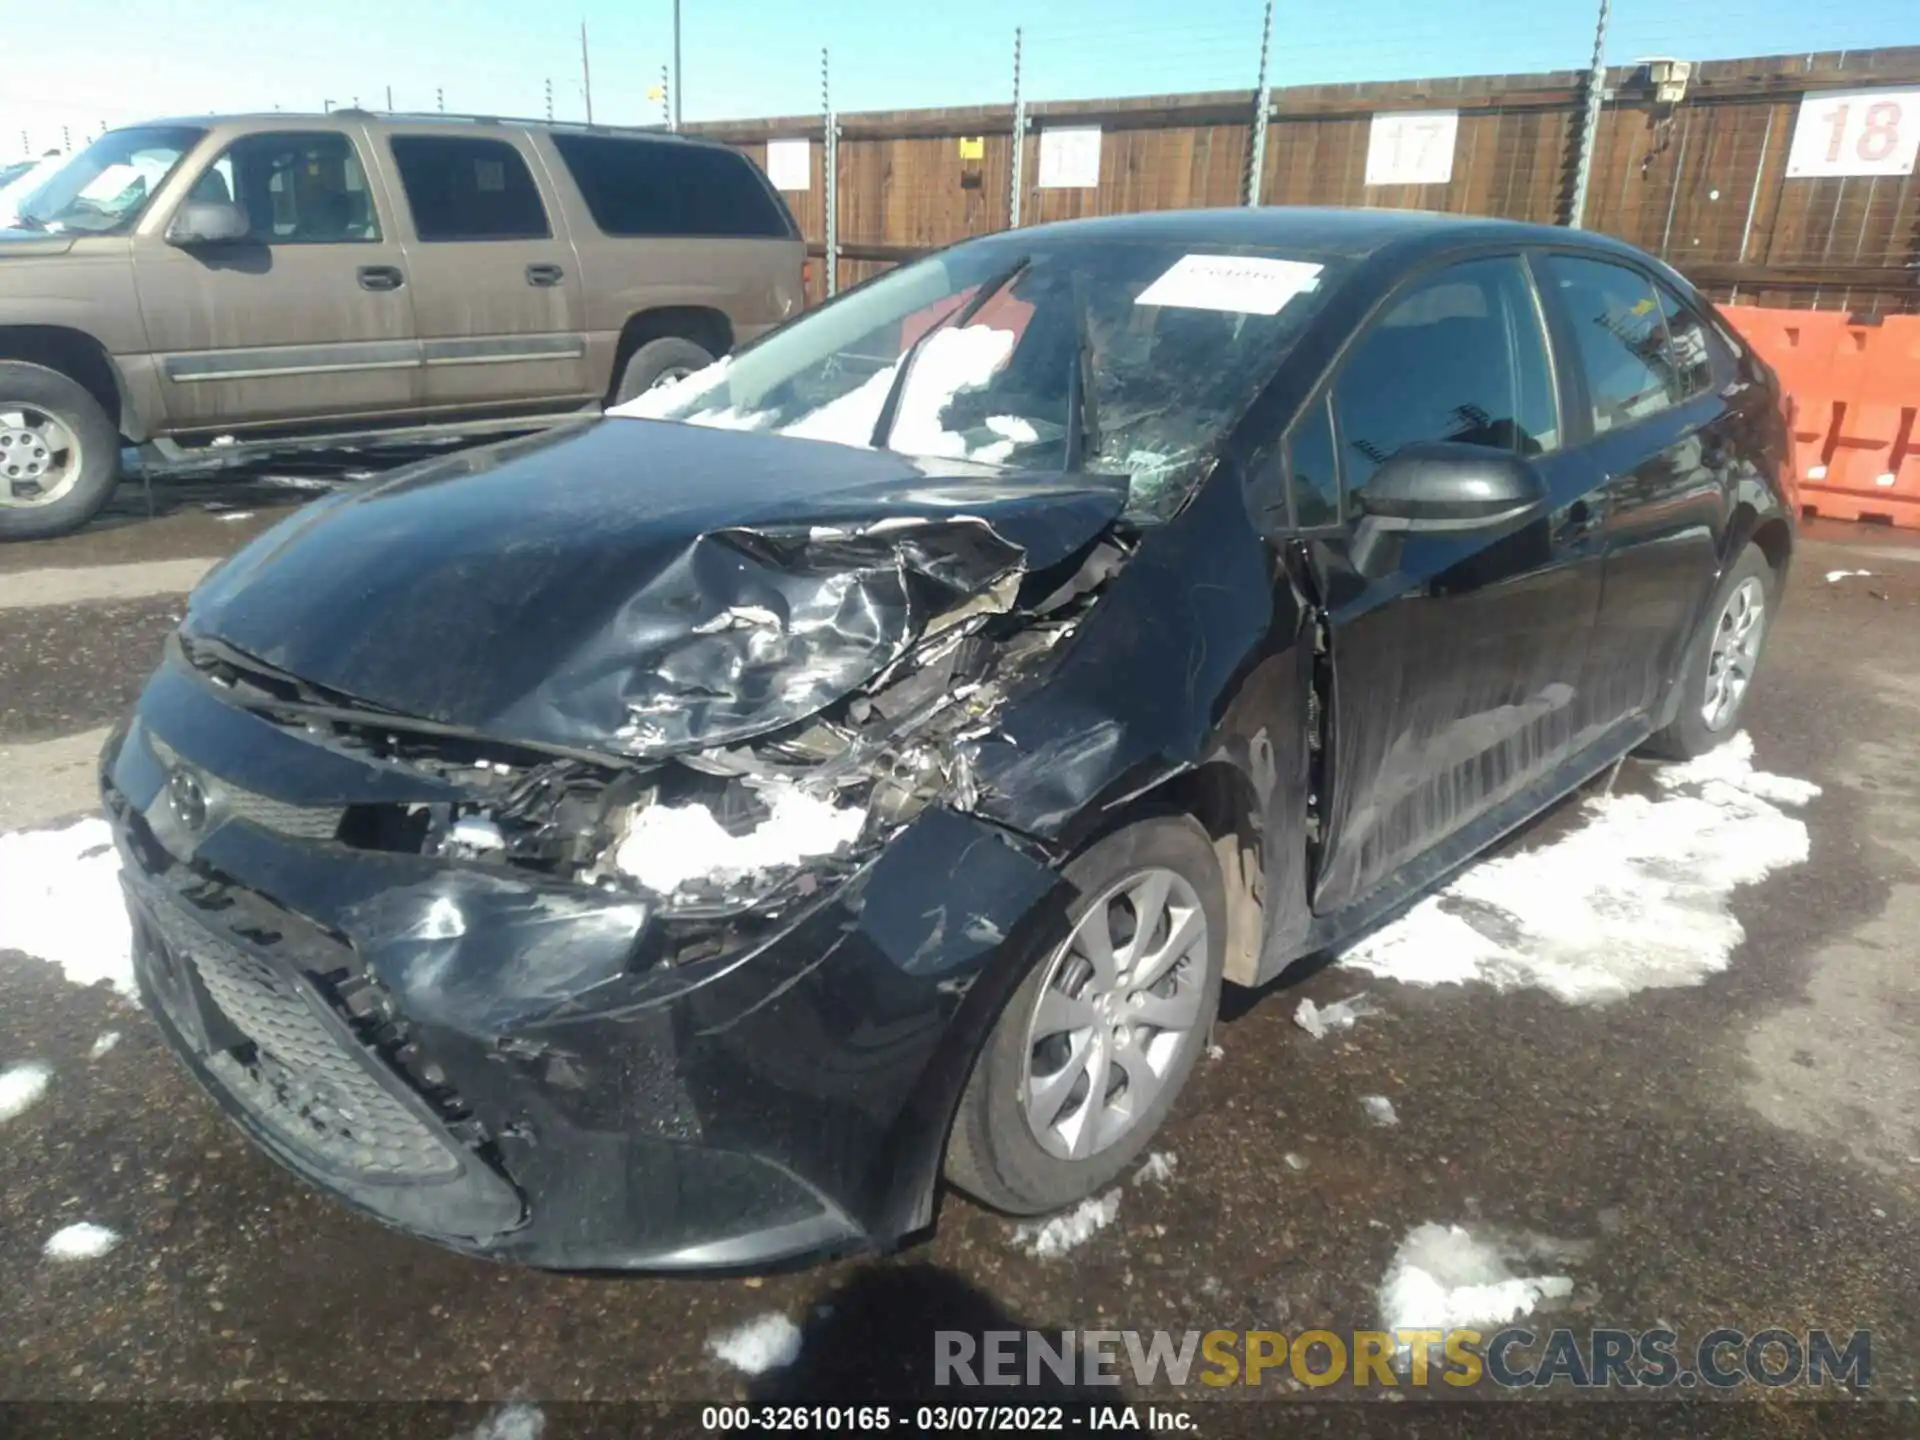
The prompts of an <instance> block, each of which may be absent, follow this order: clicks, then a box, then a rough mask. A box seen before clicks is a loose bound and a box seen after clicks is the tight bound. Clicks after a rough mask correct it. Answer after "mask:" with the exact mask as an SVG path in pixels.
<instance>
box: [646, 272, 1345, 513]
mask: <svg viewBox="0 0 1920 1440" xmlns="http://www.w3.org/2000/svg"><path fill="white" fill-rule="evenodd" d="M1024 239H1025V237H1021V236H1017V235H1008V236H1004V237H999V238H997V239H995V240H993V241H992V242H989V243H985V244H977V245H963V246H960V247H958V248H956V249H954V250H951V251H948V252H945V253H943V254H941V255H936V256H932V257H929V258H928V259H926V260H922V261H920V262H918V263H916V264H913V265H908V266H904V267H902V268H901V269H899V270H895V271H893V272H891V273H890V274H888V275H886V276H884V277H882V278H881V279H879V280H876V281H874V282H873V283H871V284H869V285H866V286H863V287H862V288H860V289H859V290H857V291H853V292H850V293H849V294H848V295H847V296H845V297H844V298H843V299H841V300H838V301H836V302H834V303H833V304H831V305H828V306H825V307H823V308H822V309H820V310H819V311H817V312H815V313H814V314H811V315H809V316H806V317H805V318H803V319H801V320H798V321H795V322H794V323H793V324H791V325H789V326H787V327H786V328H784V329H782V330H780V331H778V332H777V333H775V334H773V335H771V336H769V337H768V338H767V339H766V340H764V341H763V342H761V343H760V344H758V345H756V346H754V347H752V348H751V349H750V350H748V351H746V352H745V353H743V354H742V355H740V356H739V357H737V358H735V359H732V360H727V361H722V362H720V363H719V364H717V365H714V366H711V367H709V368H708V369H706V370H703V371H701V372H699V373H698V374H696V375H692V376H689V377H687V378H686V379H684V380H681V381H679V382H677V383H674V384H671V385H665V386H662V387H660V388H658V389H655V390H651V391H648V392H647V393H646V394H644V395H642V396H640V397H639V398H638V399H636V400H633V401H630V402H629V403H627V404H626V405H623V406H620V407H619V408H617V409H616V410H614V411H612V412H611V413H613V414H616V415H629V416H637V417H642V418H651V419H666V420H680V421H684V422H686V423H688V424H693V425H708V426H715V427H721V428H727V429H737V430H761V431H771V432H776V433H779V434H785V435H794V436H799V437H802V438H806V439H813V440H831V441H836V442H838V443H840V444H843V445H859V446H870V447H876V448H882V449H890V450H896V451H899V452H901V453H903V454H908V455H914V456H927V457H947V458H953V459H965V460H971V461H979V462H984V463H987V464H994V465H1001V466H1006V467H1009V468H1017V469H1023V470H1048V471H1060V470H1077V471H1086V472H1096V473H1105V474H1115V475H1125V476H1127V477H1128V478H1129V480H1130V490H1129V498H1128V504H1127V513H1128V516H1129V518H1131V519H1133V520H1135V521H1138V522H1149V521H1153V520H1158V519H1164V518H1165V517H1166V516H1167V515H1169V514H1171V513H1172V512H1173V511H1174V510H1175V509H1176V508H1178V506H1179V504H1180V502H1181V500H1182V499H1183V498H1184V496H1185V494H1186V492H1187V490H1188V488H1189V487H1190V485H1191V484H1192V482H1193V481H1194V480H1195V479H1197V478H1198V476H1199V474H1200V472H1201V470H1202V468H1203V463H1204V461H1205V460H1206V458H1207V457H1208V455H1209V454H1210V453H1211V451H1212V448H1213V446H1214V445H1215V443H1216V442H1217V441H1218V440H1219V439H1220V438H1221V436H1222V435H1223V434H1224V433H1225V432H1226V430H1227V429H1228V428H1229V427H1230V426H1231V425H1232V424H1233V422H1234V421H1235V420H1237V419H1238V418H1239V416H1240V414H1241V413H1242V412H1243V411H1244V410H1245V408H1246V406H1247V405H1248V404H1249V403H1250V402H1251V401H1252V399H1253V397H1254V395H1255V393H1256V392H1257V391H1258V389H1259V387H1260V385H1261V384H1262V383H1263V382H1264V381H1265V380H1266V379H1267V377H1268V376H1270V375H1271V374H1272V373H1273V370H1274V367H1275V365H1276V364H1277V363H1278V361H1279V359H1280V357H1281V356H1282V354H1283V353H1284V352H1285V351H1286V349H1287V347H1288V346H1289V345H1291V344H1292V342H1293V340H1294V338H1295V337H1296V336H1297V335H1298V333H1299V332H1300V330H1301V328H1302V327H1303V325H1304V322H1305V321H1306V319H1307V318H1308V317H1309V316H1310V315H1311V314H1312V312H1313V310H1314V308H1315V307H1316V306H1317V305H1318V304H1319V303H1320V300H1321V297H1322V295H1323V294H1324V293H1325V287H1326V285H1327V282H1328V280H1329V275H1328V273H1327V272H1328V271H1329V270H1330V269H1332V268H1335V267H1336V266H1337V264H1338V262H1325V261H1321V260H1313V259H1307V258H1305V257H1301V256H1289V255H1282V254H1278V253H1275V252H1271V251H1264V250H1250V249H1247V248H1245V247H1228V246H1214V247H1208V246H1203V245H1190V244H1172V243H1164V242H1154V243H1140V242H1118V241H1086V240H1078V241H1072V242H1068V241H1063V240H1060V239H1058V238H1049V239H1047V240H1045V241H1041V240H1040V239H1039V237H1035V241H1034V243H1030V244H1028V243H1022V242H1023V240H1024Z"/></svg>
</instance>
